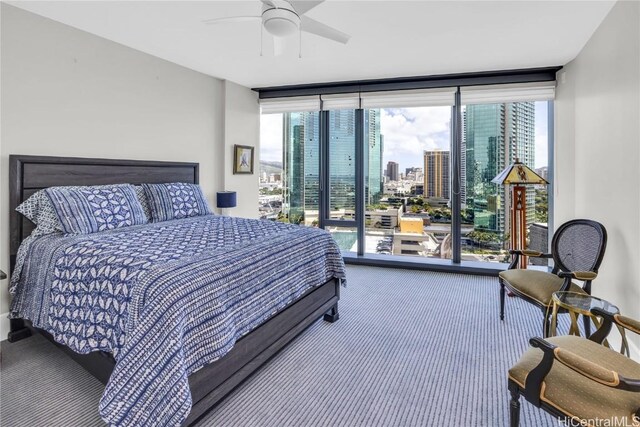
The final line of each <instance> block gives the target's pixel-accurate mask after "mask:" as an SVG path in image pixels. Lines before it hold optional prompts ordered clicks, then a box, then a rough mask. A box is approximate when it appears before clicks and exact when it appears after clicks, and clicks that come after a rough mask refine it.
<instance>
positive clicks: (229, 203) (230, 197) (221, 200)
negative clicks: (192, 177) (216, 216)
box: [216, 191, 236, 208]
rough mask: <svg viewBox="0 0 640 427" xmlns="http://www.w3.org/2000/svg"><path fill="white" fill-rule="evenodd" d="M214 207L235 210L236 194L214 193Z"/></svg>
mask: <svg viewBox="0 0 640 427" xmlns="http://www.w3.org/2000/svg"><path fill="white" fill-rule="evenodd" d="M216 206H217V207H219V208H235V207H236V192H235V191H218V193H216Z"/></svg>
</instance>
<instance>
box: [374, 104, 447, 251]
mask: <svg viewBox="0 0 640 427" xmlns="http://www.w3.org/2000/svg"><path fill="white" fill-rule="evenodd" d="M364 125H365V143H366V149H367V154H366V155H365V162H366V166H365V203H366V204H365V206H366V211H365V239H366V241H365V248H364V252H365V253H377V254H385V255H403V256H415V257H433V258H451V185H450V183H451V158H450V149H451V107H450V106H431V107H407V108H375V109H368V110H365V123H364Z"/></svg>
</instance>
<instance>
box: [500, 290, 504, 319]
mask: <svg viewBox="0 0 640 427" xmlns="http://www.w3.org/2000/svg"><path fill="white" fill-rule="evenodd" d="M504 297H505V289H504V283H502V280H500V320H504Z"/></svg>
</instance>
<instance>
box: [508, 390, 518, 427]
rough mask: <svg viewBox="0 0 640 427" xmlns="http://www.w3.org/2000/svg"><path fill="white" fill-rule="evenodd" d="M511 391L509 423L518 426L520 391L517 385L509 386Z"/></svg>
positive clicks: (512, 426) (511, 426)
mask: <svg viewBox="0 0 640 427" xmlns="http://www.w3.org/2000/svg"><path fill="white" fill-rule="evenodd" d="M509 391H510V392H511V402H510V403H509V425H510V427H518V426H519V425H520V392H519V391H518V390H517V388H515V387H509Z"/></svg>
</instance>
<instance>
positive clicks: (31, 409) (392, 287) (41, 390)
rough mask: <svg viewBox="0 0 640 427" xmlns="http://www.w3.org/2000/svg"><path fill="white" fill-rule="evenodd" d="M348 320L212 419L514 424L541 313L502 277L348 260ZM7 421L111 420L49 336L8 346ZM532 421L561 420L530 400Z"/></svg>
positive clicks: (313, 335) (306, 343)
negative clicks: (522, 360) (518, 389)
mask: <svg viewBox="0 0 640 427" xmlns="http://www.w3.org/2000/svg"><path fill="white" fill-rule="evenodd" d="M347 278H348V285H347V288H346V289H343V290H342V296H341V301H340V316H341V317H340V320H339V321H338V322H336V323H334V324H329V323H326V322H323V321H318V322H316V323H314V324H313V325H312V326H311V327H310V328H309V329H308V330H307V331H305V332H304V333H303V334H302V335H300V336H299V337H298V338H296V339H295V340H294V341H293V342H292V343H291V344H290V345H289V346H288V347H286V348H285V349H284V350H283V351H282V352H280V353H279V354H278V355H277V356H276V357H275V358H273V359H272V360H270V361H269V362H268V363H267V364H266V365H264V366H263V367H262V369H261V370H259V371H258V372H257V373H256V374H255V375H253V376H252V377H251V378H250V379H249V380H248V381H246V382H245V383H243V384H242V385H241V386H240V387H239V388H237V389H236V390H235V391H234V392H233V393H232V394H230V395H229V396H228V397H227V398H226V399H225V400H224V401H223V402H222V403H221V404H220V405H218V406H217V407H216V408H215V409H214V410H213V411H211V412H210V413H209V414H208V415H207V416H206V418H205V419H203V421H202V422H201V423H200V425H201V426H203V427H204V426H207V427H209V426H225V427H226V426H296V427H298V426H506V425H508V392H507V381H506V376H507V370H508V369H509V367H510V366H511V365H512V364H513V363H514V362H515V361H516V360H517V359H518V357H519V355H520V354H521V353H522V352H523V351H524V350H525V349H526V348H527V345H528V344H527V341H528V338H529V337H531V336H539V335H540V330H541V322H542V315H541V313H540V311H539V310H538V309H535V308H534V307H532V306H530V305H528V304H526V303H524V302H523V301H521V300H518V299H515V298H508V300H507V310H506V315H507V317H506V319H505V321H504V322H500V320H499V317H498V282H497V279H495V278H485V277H475V276H465V275H456V274H444V273H442V274H438V273H429V272H420V271H409V270H396V269H382V268H373V267H361V266H348V272H347ZM1 350H2V370H1V372H0V389H1V390H0V403H1V406H0V424H1V425H2V426H29V427H36V426H47V427H54V426H61V427H62V426H64V427H71V426H102V425H104V423H103V422H102V421H101V420H100V418H99V416H98V410H97V408H98V401H99V399H100V396H101V393H102V390H103V387H102V385H101V384H100V383H99V382H98V381H97V380H96V379H94V378H93V377H92V376H91V375H89V374H88V373H86V372H85V371H84V370H83V369H82V368H81V367H79V366H78V365H76V364H75V362H73V361H72V360H71V359H69V358H68V357H67V356H65V355H64V353H62V352H61V351H60V350H59V349H57V348H56V347H55V346H53V345H52V344H50V343H49V342H48V341H46V340H45V339H44V338H42V337H39V336H37V337H31V338H29V339H26V340H22V341H20V342H18V343H14V344H9V343H7V342H6V341H4V342H2V345H1ZM521 425H522V426H557V425H558V424H557V421H555V420H554V419H553V418H552V417H550V416H549V415H547V414H545V413H543V412H542V411H540V410H538V409H537V408H535V407H533V406H532V405H530V404H528V403H527V402H524V403H523V405H522V419H521Z"/></svg>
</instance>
